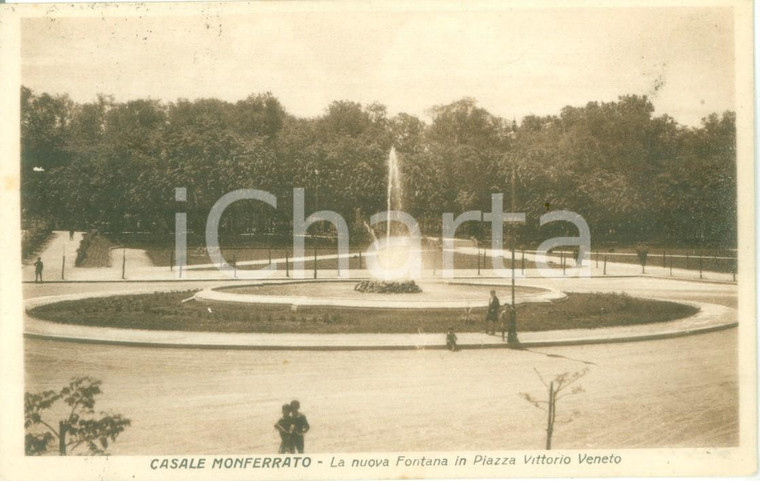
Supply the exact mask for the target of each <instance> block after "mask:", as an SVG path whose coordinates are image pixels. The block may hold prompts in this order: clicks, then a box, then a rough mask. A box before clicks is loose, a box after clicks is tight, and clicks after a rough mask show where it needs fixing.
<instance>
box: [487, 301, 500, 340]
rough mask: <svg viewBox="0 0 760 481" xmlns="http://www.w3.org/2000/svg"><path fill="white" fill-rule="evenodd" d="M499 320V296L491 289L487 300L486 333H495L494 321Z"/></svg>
mask: <svg viewBox="0 0 760 481" xmlns="http://www.w3.org/2000/svg"><path fill="white" fill-rule="evenodd" d="M498 320H499V298H498V297H496V291H494V290H491V300H490V301H488V312H486V334H496V321H498Z"/></svg>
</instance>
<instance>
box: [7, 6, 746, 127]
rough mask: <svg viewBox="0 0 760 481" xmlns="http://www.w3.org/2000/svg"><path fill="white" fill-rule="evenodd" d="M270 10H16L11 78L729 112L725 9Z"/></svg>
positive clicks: (549, 107)
mask: <svg viewBox="0 0 760 481" xmlns="http://www.w3.org/2000/svg"><path fill="white" fill-rule="evenodd" d="M273 10H275V9H272V8H269V9H264V10H262V11H258V12H256V13H255V14H250V15H241V14H239V13H238V14H236V15H225V14H218V12H217V14H206V15H188V16H156V15H153V16H113V13H117V12H112V13H111V14H109V15H107V16H101V15H100V13H98V12H94V13H93V14H92V16H90V17H87V18H82V17H77V18H63V17H59V18H55V17H45V18H31V19H25V20H24V21H23V22H22V30H21V34H22V37H21V39H22V43H21V69H22V70H21V75H22V83H23V84H24V85H25V86H27V87H30V88H32V89H33V90H34V91H35V92H48V93H67V94H69V95H70V96H71V97H72V98H73V99H74V100H76V101H78V102H88V101H93V100H95V98H96V95H97V94H98V93H103V94H109V95H113V96H114V98H115V99H116V100H117V101H126V100H130V99H135V98H148V97H149V98H154V99H161V100H164V101H174V100H176V99H178V98H188V99H195V98H201V97H216V98H221V99H224V100H228V101H236V100H240V99H243V98H245V97H247V96H248V95H250V94H254V93H262V92H267V91H269V92H272V93H273V94H274V95H275V96H276V97H277V98H278V99H279V100H280V101H281V102H282V104H283V105H284V107H285V109H286V110H287V111H288V112H289V113H291V114H293V115H297V116H302V117H314V116H318V115H321V114H322V113H324V111H325V109H326V107H327V106H328V105H329V104H330V102H332V101H334V100H342V99H346V100H353V101H357V102H361V103H363V104H369V103H372V102H380V103H382V104H384V105H386V106H387V107H388V110H389V112H390V113H391V114H396V113H398V112H407V113H410V114H413V115H417V116H420V117H422V118H425V119H429V113H430V108H431V107H433V106H435V105H441V104H447V103H450V102H453V101H455V100H458V99H461V98H463V97H472V98H474V99H476V100H477V101H478V104H479V105H480V106H481V107H484V108H486V109H487V110H489V111H490V112H491V113H493V114H496V115H499V116H502V117H505V118H513V117H514V118H517V119H518V121H519V120H520V119H521V118H522V117H523V116H525V115H529V114H535V115H551V114H558V113H559V111H560V109H561V108H562V107H564V106H566V105H574V106H581V105H585V104H586V103H587V102H589V101H614V100H616V99H617V98H618V96H620V95H628V94H637V95H648V96H649V97H650V99H651V100H652V102H653V104H654V106H655V115H662V114H668V115H670V116H672V117H674V118H675V119H676V120H677V121H678V122H680V123H682V124H685V125H699V123H700V119H701V118H703V117H705V116H706V115H708V114H710V113H712V112H723V111H725V110H735V108H736V107H735V92H734V81H735V65H734V60H735V52H734V29H733V28H734V27H733V20H732V10H731V9H730V8H727V7H724V8H707V7H705V8H695V7H692V8H670V7H668V8H595V9H584V8H554V9H547V8H542V9H536V8H488V9H486V8H480V9H475V10H473V11H464V10H461V9H459V10H458V11H448V12H447V11H443V10H441V9H439V10H430V9H426V8H420V9H416V10H415V9H406V10H405V11H391V10H389V9H379V10H378V9H369V10H368V11H361V9H358V11H352V12H345V11H344V12H336V11H328V10H325V11H319V9H316V10H317V11H298V9H292V8H291V9H288V11H273ZM455 10H456V9H455Z"/></svg>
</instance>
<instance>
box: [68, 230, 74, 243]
mask: <svg viewBox="0 0 760 481" xmlns="http://www.w3.org/2000/svg"><path fill="white" fill-rule="evenodd" d="M69 240H70V241H72V240H74V229H71V230H70V231H69Z"/></svg>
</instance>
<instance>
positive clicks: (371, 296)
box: [195, 280, 566, 309]
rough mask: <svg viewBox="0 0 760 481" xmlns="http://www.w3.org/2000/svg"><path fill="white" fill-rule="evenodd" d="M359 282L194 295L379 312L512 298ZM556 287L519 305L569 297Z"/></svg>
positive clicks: (503, 289)
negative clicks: (361, 287) (368, 289)
mask: <svg viewBox="0 0 760 481" xmlns="http://www.w3.org/2000/svg"><path fill="white" fill-rule="evenodd" d="M357 282H358V281H356V280H350V281H337V280H330V281H291V282H259V283H251V284H246V285H242V286H232V287H217V288H212V289H205V290H203V291H200V292H198V293H197V294H196V295H195V299H196V300H198V301H202V302H214V303H240V304H274V305H290V306H294V307H298V306H303V307H317V306H330V307H348V308H378V309H455V308H483V307H487V306H488V301H489V292H490V291H491V289H493V290H495V291H496V295H497V297H499V299H500V300H501V302H502V304H504V303H508V302H509V301H510V300H511V289H510V287H509V286H505V285H503V284H499V285H488V284H476V283H467V282H465V281H456V282H454V281H452V282H444V281H420V282H418V284H419V286H420V287H421V288H422V292H419V293H400V294H389V293H382V294H381V293H377V294H375V293H363V292H357V291H355V290H354V286H355V285H356V283H357ZM565 297H566V296H565V294H564V293H562V292H560V291H556V290H553V289H548V288H544V287H535V286H518V287H516V288H515V303H516V304H524V303H532V302H549V301H554V300H559V299H563V298H565Z"/></svg>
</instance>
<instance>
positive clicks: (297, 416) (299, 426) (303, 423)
mask: <svg viewBox="0 0 760 481" xmlns="http://www.w3.org/2000/svg"><path fill="white" fill-rule="evenodd" d="M299 409H301V403H299V402H298V401H296V400H293V401H291V403H290V417H291V419H292V421H293V430H292V433H293V434H292V440H293V448H294V449H295V451H296V452H297V453H301V454H302V453H303V449H304V439H303V435H304V434H306V433H307V432H309V427H310V426H309V421H307V420H306V416H304V415H303V413H301V412H299V411H298V410H299Z"/></svg>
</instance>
